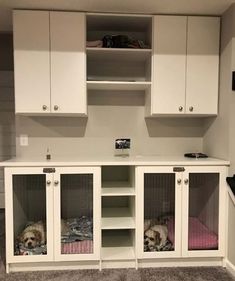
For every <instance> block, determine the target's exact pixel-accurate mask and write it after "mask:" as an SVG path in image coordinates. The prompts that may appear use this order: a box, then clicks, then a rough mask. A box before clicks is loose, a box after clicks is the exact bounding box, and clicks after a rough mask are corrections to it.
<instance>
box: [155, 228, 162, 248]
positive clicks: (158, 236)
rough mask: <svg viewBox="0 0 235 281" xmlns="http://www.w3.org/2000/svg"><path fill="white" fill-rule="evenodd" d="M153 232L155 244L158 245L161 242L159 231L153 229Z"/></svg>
mask: <svg viewBox="0 0 235 281" xmlns="http://www.w3.org/2000/svg"><path fill="white" fill-rule="evenodd" d="M154 232H155V240H156V244H157V245H160V243H161V240H162V239H161V236H160V233H159V232H158V231H154Z"/></svg>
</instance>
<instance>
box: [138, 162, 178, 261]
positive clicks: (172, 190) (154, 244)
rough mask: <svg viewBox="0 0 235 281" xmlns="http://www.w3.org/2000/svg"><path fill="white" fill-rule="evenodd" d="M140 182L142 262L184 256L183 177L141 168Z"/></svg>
mask: <svg viewBox="0 0 235 281" xmlns="http://www.w3.org/2000/svg"><path fill="white" fill-rule="evenodd" d="M136 182H137V198H138V199H137V201H138V202H137V205H138V208H137V220H138V221H137V228H138V229H137V245H136V247H137V249H138V258H155V257H159V258H161V257H162V258H163V257H178V256H180V255H181V182H182V173H175V172H173V168H172V167H171V168H169V167H139V168H137V180H136Z"/></svg>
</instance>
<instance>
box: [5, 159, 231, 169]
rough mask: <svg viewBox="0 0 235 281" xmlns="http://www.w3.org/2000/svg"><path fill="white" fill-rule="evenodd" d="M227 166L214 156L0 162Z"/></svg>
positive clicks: (15, 161)
mask: <svg viewBox="0 0 235 281" xmlns="http://www.w3.org/2000/svg"><path fill="white" fill-rule="evenodd" d="M108 165H133V166H171V165H185V166H228V165H229V161H227V160H222V159H216V158H199V159H195V158H186V157H183V156H128V157H120V156H112V157H100V156H99V157H97V156H96V157H95V156H94V157H79V156H77V157H55V156H52V158H51V160H46V159H45V157H43V158H40V157H35V158H12V159H10V160H7V161H3V162H0V166H1V167H30V166H31V167H41V166H42V167H54V166H55V167H58V166H70V167H71V166H108Z"/></svg>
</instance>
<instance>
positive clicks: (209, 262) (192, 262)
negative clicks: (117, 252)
mask: <svg viewBox="0 0 235 281" xmlns="http://www.w3.org/2000/svg"><path fill="white" fill-rule="evenodd" d="M185 266H223V258H175V259H155V260H154V259H145V260H138V267H139V268H142V267H185Z"/></svg>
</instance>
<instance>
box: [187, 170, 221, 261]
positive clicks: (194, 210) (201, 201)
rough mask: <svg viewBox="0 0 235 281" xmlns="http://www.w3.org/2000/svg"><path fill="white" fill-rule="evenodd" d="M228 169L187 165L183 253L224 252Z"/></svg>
mask: <svg viewBox="0 0 235 281" xmlns="http://www.w3.org/2000/svg"><path fill="white" fill-rule="evenodd" d="M225 177H226V171H225V168H224V167H222V168H218V167H186V168H185V173H184V180H183V188H182V198H183V200H182V202H183V208H182V218H183V224H182V225H183V228H182V241H183V244H182V249H183V253H182V254H183V256H191V257H203V256H205V257H213V256H223V255H224V241H225V206H226V202H225V200H226V180H225Z"/></svg>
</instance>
